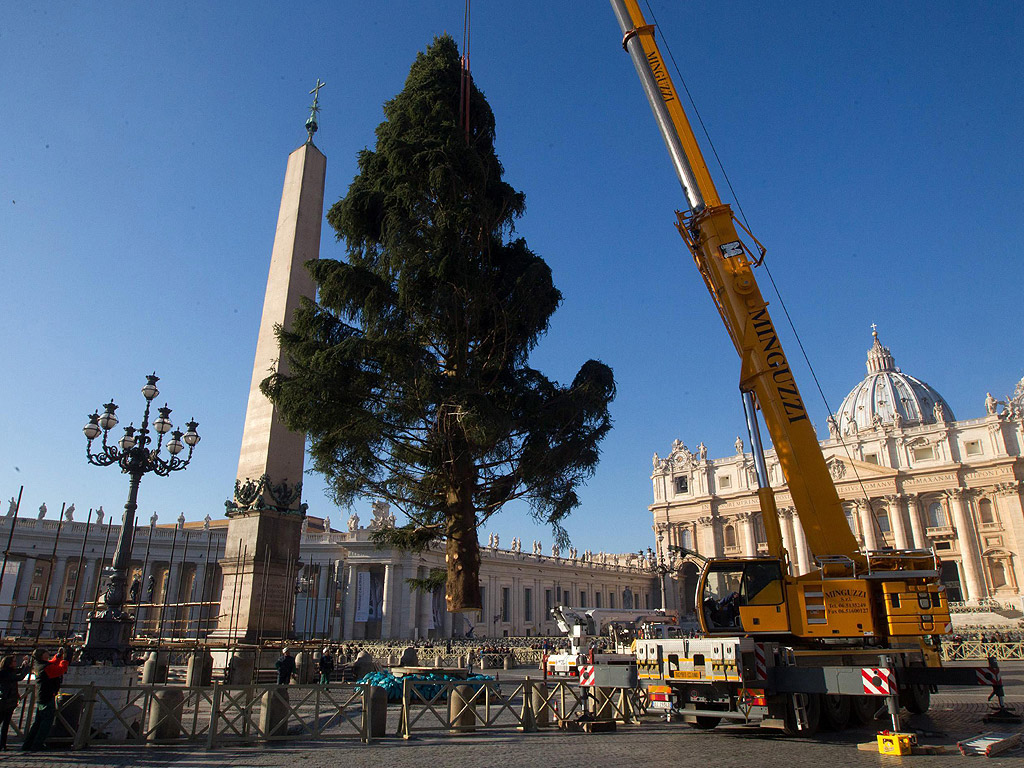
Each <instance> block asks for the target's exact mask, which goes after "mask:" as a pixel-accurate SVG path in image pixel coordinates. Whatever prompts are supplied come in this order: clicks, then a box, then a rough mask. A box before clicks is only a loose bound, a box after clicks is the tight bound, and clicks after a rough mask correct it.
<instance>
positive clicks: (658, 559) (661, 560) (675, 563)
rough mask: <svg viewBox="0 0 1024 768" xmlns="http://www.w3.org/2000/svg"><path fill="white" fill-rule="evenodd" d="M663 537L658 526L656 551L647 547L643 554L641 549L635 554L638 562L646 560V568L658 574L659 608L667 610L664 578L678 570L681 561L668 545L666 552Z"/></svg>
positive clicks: (663, 534)
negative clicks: (659, 588) (659, 589)
mask: <svg viewBox="0 0 1024 768" xmlns="http://www.w3.org/2000/svg"><path fill="white" fill-rule="evenodd" d="M664 539H665V530H664V529H663V528H658V551H657V552H655V551H654V550H652V549H651V548H650V547H648V548H647V553H646V554H645V553H644V551H643V550H640V551H639V552H638V553H637V555H638V556H639V558H640V562H641V563H643V562H644V561H646V562H647V570H648V571H650V572H651V573H656V574H658V585H659V586H660V587H661V609H662V610H663V611H667V610H668V594H667V593H668V589H667V586H666V578H667V577H668V575H669V574H670V573H675V572H676V571H677V570H679V566H680V565H681V561H680V559H679V556H678V555H677V554H676V552H675V551H673V550H672V548H671V547H669V551H668V552H667V553H666V551H665V548H664V547H663V546H662V542H663V541H664Z"/></svg>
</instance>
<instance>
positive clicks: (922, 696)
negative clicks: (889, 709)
mask: <svg viewBox="0 0 1024 768" xmlns="http://www.w3.org/2000/svg"><path fill="white" fill-rule="evenodd" d="M931 704H932V695H931V693H930V692H929V691H928V686H927V685H908V686H907V687H906V688H901V689H900V706H901V707H903V708H905V709H906V710H907V711H908V712H912V713H914V714H915V715H923V714H924V713H925V712H927V711H928V708H929V707H930V706H931Z"/></svg>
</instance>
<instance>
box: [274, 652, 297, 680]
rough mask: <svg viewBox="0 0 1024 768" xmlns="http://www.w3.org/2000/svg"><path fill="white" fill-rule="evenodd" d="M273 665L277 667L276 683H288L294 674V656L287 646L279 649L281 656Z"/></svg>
mask: <svg viewBox="0 0 1024 768" xmlns="http://www.w3.org/2000/svg"><path fill="white" fill-rule="evenodd" d="M274 667H276V668H277V684H278V685H288V683H290V682H291V681H292V675H294V674H295V658H294V657H293V656H292V652H291V650H290V649H289V648H288V647H287V646H285V647H284V648H282V649H281V656H280V658H278V660H277V661H276V662H275V663H274Z"/></svg>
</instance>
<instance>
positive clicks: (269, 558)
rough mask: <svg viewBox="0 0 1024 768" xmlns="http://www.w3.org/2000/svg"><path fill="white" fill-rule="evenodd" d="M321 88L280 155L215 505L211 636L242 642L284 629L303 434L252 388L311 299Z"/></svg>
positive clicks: (281, 364) (319, 192) (321, 173)
mask: <svg viewBox="0 0 1024 768" xmlns="http://www.w3.org/2000/svg"><path fill="white" fill-rule="evenodd" d="M323 85H324V84H323V83H321V82H320V80H319V79H318V80H317V86H316V88H314V89H313V90H312V91H310V93H312V94H313V105H312V107H311V108H310V116H309V120H307V121H306V130H307V132H308V134H309V138H308V140H307V141H306V143H305V144H304V145H303V146H301V147H299V148H298V149H296V150H295V151H294V152H292V153H291V155H289V156H288V168H287V170H286V171H285V177H284V191H283V192H282V194H281V210H280V213H279V214H278V218H277V233H276V234H275V236H274V250H273V253H272V255H271V257H270V274H269V276H268V277H267V290H266V295H265V297H264V299H263V317H262V319H261V320H260V332H259V337H258V338H257V341H256V359H255V362H254V363H253V368H252V382H251V384H250V385H249V404H248V407H247V408H246V412H245V428H244V430H243V432H242V449H241V452H240V454H239V457H238V475H237V478H236V480H235V494H234V499H232V500H231V501H228V502H226V504H225V506H226V507H227V516H228V518H229V522H228V533H227V542H226V547H225V553H224V559H223V560H222V561H221V571H222V573H223V576H224V580H223V588H222V590H221V596H220V612H219V620H218V622H217V629H216V630H215V632H214V636H215V638H216V639H218V640H228V641H236V642H238V643H251V642H254V641H256V640H257V639H259V638H261V637H266V638H273V637H278V638H284V637H288V636H289V635H290V634H291V632H292V615H293V610H294V586H295V577H296V574H297V572H298V568H299V565H300V563H299V539H300V536H301V526H302V519H303V518H304V517H305V514H306V505H305V504H303V503H302V465H303V460H304V458H305V447H306V437H305V435H303V434H300V433H296V432H290V431H289V430H288V429H287V428H286V427H285V425H284V424H283V423H282V422H281V419H280V416H279V414H278V413H277V408H276V407H275V406H274V404H273V403H272V402H270V400H268V399H267V398H266V397H265V396H264V395H263V393H262V392H261V391H260V383H261V382H262V381H263V380H264V379H265V378H266V377H267V376H269V375H270V373H271V372H272V371H278V372H280V373H283V374H287V373H288V361H287V359H286V358H285V356H284V354H283V353H282V352H281V348H280V344H279V343H278V340H277V335H276V333H275V328H276V327H277V326H283V327H284V328H290V327H291V325H292V317H293V315H294V313H295V309H296V307H298V306H299V302H300V300H301V299H302V297H304V296H305V297H307V298H310V299H312V298H313V297H314V294H315V288H314V285H313V280H312V278H311V277H310V275H309V272H308V271H307V270H306V267H305V263H306V262H307V261H309V260H310V259H316V258H319V255H320V227H321V222H322V221H323V208H324V178H325V174H326V169H327V158H325V157H324V155H323V154H322V153H321V152H320V150H319V149H317V148H316V146H315V145H314V144H313V134H314V133H316V130H317V113H318V111H319V106H318V98H319V90H320V88H322V87H323Z"/></svg>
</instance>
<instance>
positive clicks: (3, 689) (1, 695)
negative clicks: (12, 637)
mask: <svg viewBox="0 0 1024 768" xmlns="http://www.w3.org/2000/svg"><path fill="white" fill-rule="evenodd" d="M31 669H32V665H31V664H29V659H28V656H26V657H25V658H24V659H23V660H22V663H21V666H20V667H16V666H14V657H13V656H4V658H3V661H0V749H2V750H6V749H7V729H8V728H10V726H11V718H12V717H14V713H15V712H16V711H17V709H18V699H19V696H18V681H19V680H24V679H25V676H26V675H27V674H28V673H29V671H30V670H31Z"/></svg>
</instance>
